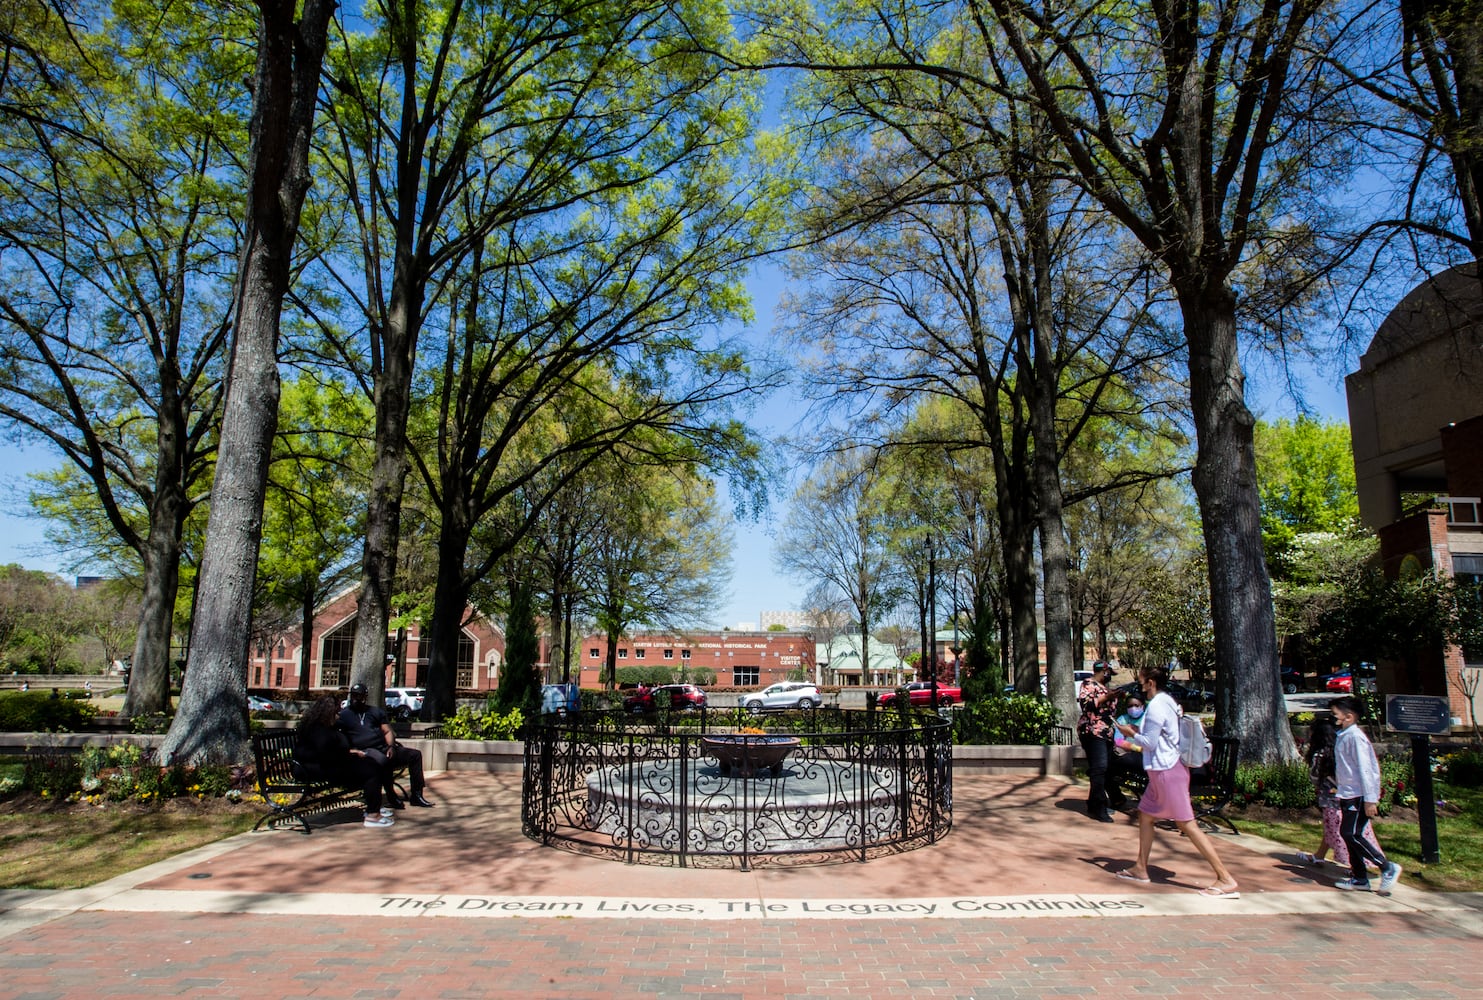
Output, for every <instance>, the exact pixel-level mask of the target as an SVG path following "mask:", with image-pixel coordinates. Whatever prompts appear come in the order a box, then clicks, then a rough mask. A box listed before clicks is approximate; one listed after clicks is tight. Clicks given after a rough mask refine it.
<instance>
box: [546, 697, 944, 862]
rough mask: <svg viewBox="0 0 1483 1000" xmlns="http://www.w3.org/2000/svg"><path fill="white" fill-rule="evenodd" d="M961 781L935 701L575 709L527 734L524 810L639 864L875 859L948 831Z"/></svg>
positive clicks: (600, 853) (592, 847)
mask: <svg viewBox="0 0 1483 1000" xmlns="http://www.w3.org/2000/svg"><path fill="white" fill-rule="evenodd" d="M774 758H777V759H776V760H775V759H774ZM952 779H953V772H952V738H951V727H950V726H949V724H948V723H947V721H946V720H944V719H942V718H939V717H938V716H936V715H934V714H932V713H930V712H924V711H923V712H918V711H913V712H905V713H903V712H895V711H893V712H890V713H882V712H868V711H852V710H844V709H824V708H820V709H814V710H811V711H807V710H806V711H796V710H790V711H783V712H768V713H763V714H761V715H756V714H752V713H747V712H744V711H743V712H724V713H718V712H704V713H702V712H694V713H678V712H676V713H663V714H661V715H658V716H648V717H643V718H639V717H634V716H631V715H625V714H624V713H622V712H611V713H590V712H588V713H575V714H571V715H568V716H566V717H565V718H558V717H556V716H546V717H544V718H543V720H542V722H541V724H540V725H539V726H537V727H536V728H535V729H533V730H532V731H531V732H530V734H529V735H528V737H527V739H526V743H525V774H524V785H523V799H522V807H521V820H522V826H523V829H524V832H525V835H526V836H527V837H530V838H532V839H534V840H538V841H540V842H541V843H542V844H546V845H549V846H553V847H561V848H564V849H567V850H572V851H576V852H579V853H582V854H587V855H592V856H596V857H605V858H611V859H612V860H615V861H624V862H628V863H630V864H634V863H638V864H653V865H671V866H681V867H740V868H741V869H742V870H744V871H746V870H749V869H751V868H752V867H753V866H758V865H799V864H818V863H822V862H827V861H839V860H854V861H865V860H868V859H870V858H871V857H876V856H879V855H884V854H893V853H898V852H901V851H908V850H913V849H915V848H917V847H922V846H925V845H927V844H930V843H933V842H935V841H937V840H938V839H940V838H941V837H943V836H945V835H946V834H947V833H948V831H949V830H951V828H952V817H953V809H952V805H953V797H952V784H953V780H952Z"/></svg>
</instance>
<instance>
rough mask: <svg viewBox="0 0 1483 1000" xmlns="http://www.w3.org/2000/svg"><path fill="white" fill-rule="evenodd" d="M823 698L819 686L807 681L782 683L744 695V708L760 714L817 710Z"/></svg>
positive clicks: (742, 702)
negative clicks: (781, 710)
mask: <svg viewBox="0 0 1483 1000" xmlns="http://www.w3.org/2000/svg"><path fill="white" fill-rule="evenodd" d="M823 700H824V699H823V698H822V697H821V696H820V695H819V686H818V685H817V684H810V683H808V682H807V681H780V682H778V683H777V684H773V685H770V686H768V687H765V688H763V689H762V690H761V691H758V692H757V693H756V694H747V695H742V698H741V704H742V707H743V708H746V709H749V710H750V711H753V712H760V711H762V710H763V709H767V708H816V707H818V706H819V705H820V704H821V703H822V702H823Z"/></svg>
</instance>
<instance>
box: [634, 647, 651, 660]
mask: <svg viewBox="0 0 1483 1000" xmlns="http://www.w3.org/2000/svg"><path fill="white" fill-rule="evenodd" d="M647 652H648V650H647V649H635V650H634V651H633V658H634V659H635V660H642V659H643V658H644V654H645V653H647Z"/></svg>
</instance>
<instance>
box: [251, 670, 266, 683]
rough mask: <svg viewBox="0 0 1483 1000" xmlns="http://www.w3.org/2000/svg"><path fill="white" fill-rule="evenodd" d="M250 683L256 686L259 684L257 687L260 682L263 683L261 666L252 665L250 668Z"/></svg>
mask: <svg viewBox="0 0 1483 1000" xmlns="http://www.w3.org/2000/svg"><path fill="white" fill-rule="evenodd" d="M252 683H253V684H255V685H257V686H259V687H261V686H262V683H263V668H262V667H253V668H252Z"/></svg>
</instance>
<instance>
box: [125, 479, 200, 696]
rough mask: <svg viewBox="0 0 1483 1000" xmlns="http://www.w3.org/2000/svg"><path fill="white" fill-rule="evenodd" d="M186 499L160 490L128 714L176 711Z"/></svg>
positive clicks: (153, 517) (146, 564)
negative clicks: (173, 686)
mask: <svg viewBox="0 0 1483 1000" xmlns="http://www.w3.org/2000/svg"><path fill="white" fill-rule="evenodd" d="M161 457H162V458H163V454H162V455H161ZM162 478H163V470H162ZM184 500H185V498H184V497H183V496H181V495H180V490H179V489H171V488H169V487H163V488H160V489H158V490H157V491H156V492H155V502H154V506H153V508H152V509H151V510H150V513H149V538H148V540H147V541H146V542H145V545H144V552H143V553H142V554H143V556H144V595H143V597H142V598H141V600H140V602H139V634H138V635H137V636H136V637H135V639H134V658H133V659H132V660H130V661H129V662H130V666H129V690H128V693H127V694H126V695H125V696H124V704H123V709H122V714H123V715H124V716H125V717H126V718H127V717H131V716H135V715H146V714H149V713H153V712H168V711H169V710H170V648H171V637H172V636H173V635H174V631H175V597H176V593H175V592H176V590H177V589H179V586H180V538H181V532H182V530H183V529H184V525H185V512H184V506H185V505H184Z"/></svg>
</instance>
